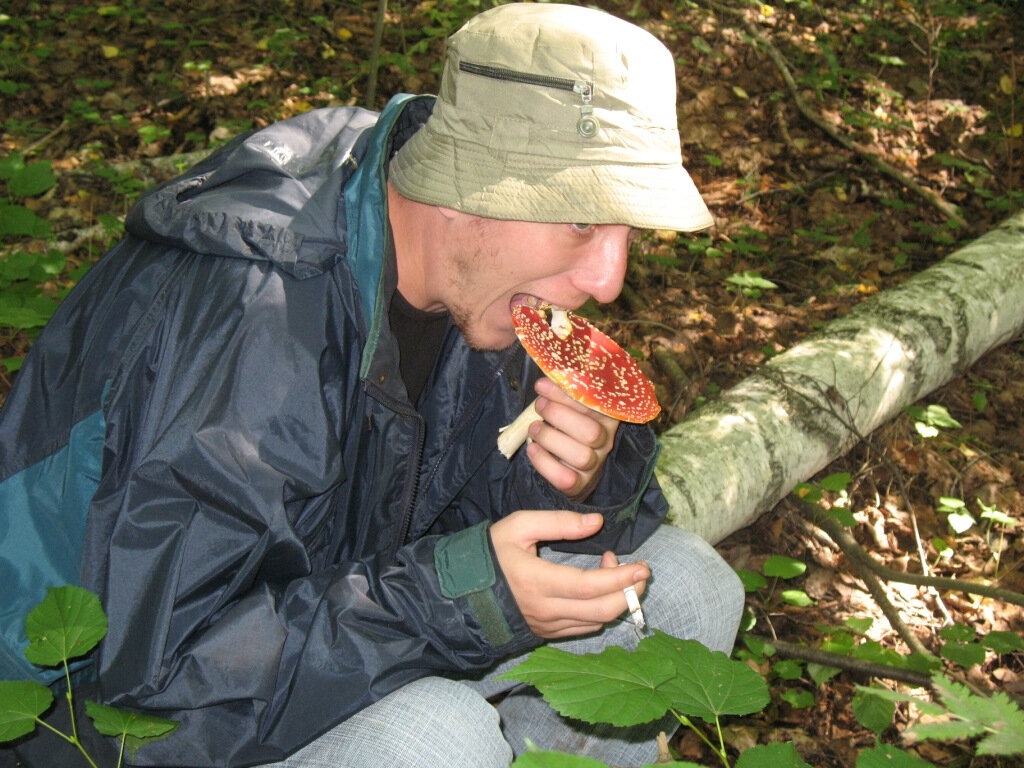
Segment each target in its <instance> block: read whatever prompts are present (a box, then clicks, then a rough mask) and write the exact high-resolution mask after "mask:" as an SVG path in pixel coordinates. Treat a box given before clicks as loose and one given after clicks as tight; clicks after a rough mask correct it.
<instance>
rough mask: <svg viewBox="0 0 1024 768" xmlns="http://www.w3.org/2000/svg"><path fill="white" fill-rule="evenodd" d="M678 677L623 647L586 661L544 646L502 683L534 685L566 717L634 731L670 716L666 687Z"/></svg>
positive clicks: (667, 665)
mask: <svg viewBox="0 0 1024 768" xmlns="http://www.w3.org/2000/svg"><path fill="white" fill-rule="evenodd" d="M674 675H675V668H674V667H673V666H672V662H671V661H669V660H668V659H664V658H658V657H657V656H656V655H650V654H643V653H629V652H628V651H626V650H625V649H624V648H619V647H617V646H612V647H609V648H605V649H604V650H603V651H601V653H587V654H581V655H578V654H574V653H569V652H568V651H563V650H560V649H558V648H551V647H550V646H544V647H542V648H538V649H537V650H536V651H534V652H533V653H531V654H530V656H529V658H527V659H526V661H524V662H523V663H522V664H519V665H518V666H516V667H515V668H513V669H511V670H509V671H508V672H507V673H505V674H504V675H502V676H501V677H500V678H499V679H506V680H520V681H522V682H524V683H529V684H530V685H532V686H534V687H536V688H537V689H538V690H539V691H540V692H541V694H542V695H543V696H544V700H545V701H547V702H548V704H550V705H551V706H552V707H553V708H554V709H555V710H556V711H558V712H559V713H561V714H562V715H565V716H566V717H574V718H576V719H578V720H584V721H586V722H588V723H611V724H612V725H618V726H628V725H638V724H639V723H646V722H650V721H651V720H654V719H656V718H658V717H661V716H662V715H664V714H665V713H666V712H667V711H668V708H669V699H668V698H667V697H666V696H665V695H664V694H663V693H661V692H660V687H661V686H662V685H664V684H665V683H666V682H667V681H669V680H671V679H672V677H673V676H674Z"/></svg>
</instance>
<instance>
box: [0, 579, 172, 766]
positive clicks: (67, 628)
mask: <svg viewBox="0 0 1024 768" xmlns="http://www.w3.org/2000/svg"><path fill="white" fill-rule="evenodd" d="M25 634H26V635H27V636H28V640H29V644H28V647H27V648H26V649H25V658H27V659H28V660H29V661H30V662H32V663H33V664H35V665H36V666H41V667H55V666H63V667H64V674H65V679H66V682H67V688H68V690H67V698H68V704H69V706H70V709H71V712H72V733H71V734H65V733H62V732H60V731H56V733H57V734H58V735H60V736H61V737H63V738H64V739H66V740H67V741H68V742H69V743H71V744H73V745H74V746H76V747H77V748H78V750H79V751H80V752H81V753H82V754H83V755H84V756H85V758H86V760H87V761H88V762H89V764H90V765H92V766H94V767H95V765H96V764H95V763H94V762H93V760H92V758H91V757H90V756H89V755H88V753H87V752H86V751H85V748H84V747H83V746H82V743H81V742H80V741H79V739H78V729H77V728H76V727H75V726H74V707H73V705H72V701H73V694H72V686H71V674H70V669H69V666H68V665H69V662H71V661H72V660H73V659H76V658H79V657H81V656H84V655H85V654H87V653H89V652H90V651H91V650H92V649H93V648H95V647H96V644H97V643H99V641H100V640H102V639H103V637H104V636H105V635H106V634H107V616H106V614H105V613H104V612H103V607H102V606H101V605H100V601H99V598H98V597H96V595H94V594H93V593H92V592H89V591H88V590H85V589H82V588H81V587H75V586H66V587H51V588H50V589H48V590H47V593H46V597H45V598H43V601H42V602H41V603H39V605H37V606H36V607H35V608H33V609H32V610H31V611H30V612H29V614H28V616H27V617H26V618H25ZM52 704H53V693H52V692H51V691H50V689H49V688H47V687H46V686H45V685H41V684H39V683H36V682H30V681H26V680H3V681H0V742H4V741H13V740H14V739H17V738H20V737H22V736H25V735H26V734H29V733H31V732H32V731H34V730H35V728H36V725H37V724H39V723H42V719H41V718H42V715H43V714H44V713H45V712H46V711H47V710H48V709H49V708H50V707H51V706H52ZM85 706H86V714H87V715H88V716H89V717H90V718H91V719H92V721H93V726H94V727H95V728H96V730H97V731H99V732H100V733H102V734H104V735H106V736H117V737H119V738H120V739H121V749H122V754H123V750H124V748H125V747H128V749H129V750H131V751H133V752H134V750H136V749H138V748H139V747H140V746H142V745H143V744H146V743H149V742H151V741H155V740H157V739H162V738H165V737H166V736H169V735H170V734H171V733H172V732H173V731H174V729H175V728H177V727H178V724H177V723H176V722H174V721H173V720H165V719H164V718H162V717H155V716H153V715H146V714H141V713H138V712H130V711H128V710H123V709H116V708H114V707H108V706H104V705H102V704H97V703H96V702H93V701H87V702H86V705H85ZM47 727H48V728H50V729H51V730H54V729H53V728H52V727H51V726H47ZM120 764H121V761H120V759H119V760H118V765H119V766H120Z"/></svg>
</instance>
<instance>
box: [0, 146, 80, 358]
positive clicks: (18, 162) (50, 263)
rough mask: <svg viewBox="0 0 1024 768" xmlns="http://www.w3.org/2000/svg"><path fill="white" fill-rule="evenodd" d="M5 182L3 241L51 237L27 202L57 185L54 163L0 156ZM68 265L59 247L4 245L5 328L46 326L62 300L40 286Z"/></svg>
mask: <svg viewBox="0 0 1024 768" xmlns="http://www.w3.org/2000/svg"><path fill="white" fill-rule="evenodd" d="M0 180H2V181H4V182H5V183H6V188H7V192H6V195H5V196H4V197H3V198H0V243H2V244H5V245H6V244H7V243H8V242H15V243H17V242H19V241H20V240H21V238H24V237H29V238H37V239H45V238H48V237H49V236H50V222H48V221H47V220H46V219H44V218H42V217H41V216H39V215H37V214H36V213H35V212H34V211H33V210H32V209H31V208H29V207H28V205H26V203H27V202H28V201H29V200H30V199H31V198H36V197H39V196H40V195H42V194H44V193H46V192H48V191H49V190H50V189H52V188H53V186H54V185H55V184H56V183H57V179H56V177H55V176H54V174H53V168H52V166H51V164H50V163H49V162H47V161H43V160H39V161H35V162H29V163H26V162H25V161H24V160H23V159H22V157H21V155H18V154H11V155H7V156H6V157H0ZM63 269H64V256H63V255H62V254H61V253H60V252H58V251H56V250H53V249H47V250H44V251H36V250H29V249H23V248H20V247H14V248H11V249H10V250H7V249H5V252H4V254H3V256H2V257H0V326H6V327H8V328H13V329H16V330H29V329H34V328H41V327H42V326H43V325H45V324H46V321H47V320H49V319H50V316H51V315H52V314H53V313H54V311H55V310H56V309H57V302H56V301H54V299H53V298H51V296H50V295H48V294H47V293H46V292H44V291H43V290H42V289H41V287H40V285H41V284H43V283H46V282H48V281H52V280H53V279H54V278H55V277H56V276H58V275H59V274H60V273H61V271H62V270H63ZM4 364H5V365H6V367H7V369H8V370H15V369H17V367H18V366H19V365H20V358H9V359H7V360H5V361H4Z"/></svg>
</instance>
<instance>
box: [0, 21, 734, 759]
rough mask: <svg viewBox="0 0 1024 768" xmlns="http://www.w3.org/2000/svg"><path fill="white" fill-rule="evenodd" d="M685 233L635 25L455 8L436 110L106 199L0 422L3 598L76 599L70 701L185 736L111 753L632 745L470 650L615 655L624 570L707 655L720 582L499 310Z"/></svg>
mask: <svg viewBox="0 0 1024 768" xmlns="http://www.w3.org/2000/svg"><path fill="white" fill-rule="evenodd" d="M710 224H711V218H710V216H709V214H708V212H707V209H706V207H705V206H704V203H703V202H702V201H701V199H700V196H699V195H698V193H697V191H696V189H695V188H694V187H693V184H692V182H690V180H689V177H688V176H687V175H686V172H685V171H684V170H683V168H682V166H681V164H680V153H679V137H678V132H677V127H676V115H675V79H674V66H673V62H672V59H671V56H670V55H669V53H668V51H667V50H666V49H665V48H664V46H662V45H661V44H660V43H659V42H658V41H657V40H656V39H655V38H654V37H652V36H651V35H649V34H648V33H646V32H644V31H643V30H641V29H639V28H637V27H635V26H633V25H631V24H628V23H626V22H623V21H620V20H618V19H615V18H614V17H612V16H610V15H607V14H604V13H601V12H598V11H593V10H588V9H583V8H578V7H571V6H560V5H549V4H537V5H533V4H522V5H508V6H501V7H498V8H495V9H492V10H490V11H488V12H485V13H483V14H481V15H479V16H477V17H476V18H475V19H473V20H471V21H470V22H469V23H468V24H467V25H466V26H465V27H464V28H463V29H462V30H461V31H459V32H458V33H457V34H456V35H454V36H453V37H452V39H451V41H450V47H449V51H448V54H447V60H446V65H445V71H444V74H443V80H442V85H441V93H440V96H439V97H438V98H437V100H436V101H435V100H434V99H433V98H431V97H417V98H413V97H404V96H403V97H397V98H395V99H393V100H392V101H391V102H390V103H389V104H388V106H387V107H386V108H385V109H384V111H383V112H382V113H381V114H380V115H379V116H378V115H375V114H372V113H368V112H365V111H361V110H319V111H314V112H310V113H308V114H305V115H302V116H299V117H297V118H294V119H292V120H287V121H284V122H282V123H279V124H276V125H273V126H270V127H269V128H267V129H265V130H262V131H258V132H256V133H254V134H251V135H249V136H247V137H242V138H240V139H238V140H236V141H234V142H232V143H231V144H229V145H228V146H227V147H225V148H224V149H223V150H222V151H220V152H219V153H217V154H216V155H215V156H214V157H212V158H210V159H209V160H207V161H205V162H203V163H201V164H200V165H199V166H197V167H196V168H195V169H193V170H192V171H191V172H189V173H187V174H185V175H184V176H182V177H180V178H178V179H175V180H173V181H171V182H168V183H167V184H165V185H163V186H162V187H160V188H158V189H156V190H154V191H153V192H151V193H149V194H148V195H146V196H145V197H144V198H143V199H142V200H141V201H140V202H139V204H138V205H137V206H136V207H135V208H134V209H133V210H132V212H131V213H130V214H129V216H128V220H127V222H126V228H127V230H128V232H129V235H128V236H127V237H126V238H125V239H124V240H123V241H122V242H121V243H120V244H119V245H118V246H116V247H115V248H114V249H113V250H112V251H111V252H110V253H109V254H107V255H106V256H105V257H104V259H102V260H101V262H100V263H99V264H98V265H97V266H96V267H95V268H93V269H92V270H91V271H90V272H89V273H88V274H87V275H86V277H85V278H84V279H83V280H82V282H81V284H80V285H79V286H78V287H77V288H76V290H75V292H74V293H73V294H72V296H70V297H69V298H68V300H67V301H66V302H65V303H64V304H63V305H62V307H61V309H60V311H59V312H58V314H57V315H56V316H55V318H54V320H53V322H52V323H51V324H50V326H49V327H48V328H47V329H46V330H45V331H44V333H43V334H42V335H41V336H40V339H39V341H38V343H37V344H36V346H35V348H34V349H33V351H32V354H31V355H30V356H29V359H27V360H26V362H25V365H24V367H23V369H22V371H21V372H20V373H19V376H18V379H17V382H16V386H15V388H14V389H13V390H12V392H11V394H10V397H9V399H8V402H7V404H6V406H5V408H4V410H3V412H2V423H0V438H2V456H0V458H2V462H0V467H2V474H0V478H3V485H0V493H2V494H3V496H2V497H0V501H3V508H4V509H5V515H6V514H9V515H10V517H11V524H10V525H11V527H10V530H11V531H13V533H12V534H8V535H7V536H6V538H5V539H4V540H3V543H2V547H3V549H2V550H0V555H2V558H3V567H4V572H5V573H10V574H12V576H11V578H12V579H14V580H12V581H11V582H9V583H12V584H17V587H18V588H17V590H15V591H16V592H17V594H19V595H24V596H25V597H24V601H25V602H26V603H28V604H31V603H33V602H35V601H36V600H38V599H39V598H40V597H41V596H42V591H43V589H44V587H45V585H46V584H48V583H62V582H66V581H72V582H78V583H81V584H82V585H83V586H85V587H87V588H89V589H92V590H93V591H95V592H97V593H98V594H99V595H100V597H101V599H102V601H103V604H104V607H105V608H106V611H107V613H108V615H109V619H110V629H109V632H108V635H107V637H106V639H105V640H104V641H103V643H102V644H101V646H100V648H99V650H98V653H97V654H96V657H95V669H96V673H97V675H98V688H99V691H98V695H99V696H100V697H101V698H102V699H103V700H104V701H105V702H107V703H110V704H113V705H116V706H126V707H132V708H137V709H140V710H143V711H150V712H154V713H157V714H160V715H163V716H166V717H170V718H172V719H174V720H176V721H178V722H179V723H180V724H181V725H180V727H179V728H178V730H177V731H176V732H175V733H174V735H172V736H171V737H170V738H169V739H167V740H166V741H163V742H158V743H155V744H152V745H149V746H146V747H145V748H143V749H142V750H140V751H139V753H138V756H137V762H138V764H140V765H160V766H177V765H182V766H228V765H230V766H236V765H237V766H241V765H254V764H270V763H273V762H274V761H281V760H284V761H285V762H283V763H281V765H285V766H292V767H293V768H298V767H299V766H323V765H339V766H357V765H362V764H373V765H395V766H407V765H408V766H412V765H435V764H454V765H469V766H492V765H493V766H504V765H507V764H508V763H509V762H510V761H511V759H512V757H513V752H516V753H518V752H520V751H522V750H523V749H524V748H525V747H524V744H525V740H526V739H530V740H532V741H533V742H534V743H536V744H537V745H538V746H540V747H543V748H561V749H568V750H572V751H578V752H580V753H585V754H590V755H592V756H594V757H599V758H602V759H605V760H608V761H613V762H616V763H619V764H641V763H643V762H646V761H649V760H650V759H651V758H653V756H654V743H653V736H654V733H655V732H656V730H657V728H658V727H660V726H658V725H657V724H655V725H652V726H651V727H650V728H647V729H640V730H634V731H622V730H617V729H603V730H601V729H586V728H585V727H584V726H582V724H579V723H568V722H565V721H562V720H561V719H560V718H558V717H557V716H556V715H555V714H554V713H553V712H551V710H550V709H548V708H547V706H546V705H545V704H543V702H542V701H540V699H539V698H538V697H537V695H536V693H535V692H532V691H530V690H528V689H524V688H523V687H522V686H519V687H514V686H512V685H510V684H508V683H505V684H498V683H495V682H494V681H493V677H494V676H495V667H496V665H498V664H499V662H501V661H502V660H506V662H505V664H506V667H507V666H508V664H510V663H513V662H509V661H508V660H509V659H514V658H515V657H516V656H517V655H521V654H523V653H525V652H527V651H528V650H529V649H532V648H533V647H535V646H537V645H538V644H539V643H541V642H542V641H543V640H549V639H550V640H558V639H562V638H575V639H573V640H570V641H568V643H567V645H566V647H567V648H570V649H573V650H578V651H582V650H596V649H599V648H600V647H603V646H605V645H607V644H609V643H620V644H629V643H630V642H633V643H635V635H634V629H633V625H632V624H631V623H628V622H627V621H626V620H624V616H623V614H624V611H625V609H626V602H625V597H624V593H623V589H625V588H626V587H628V586H630V585H636V587H637V588H638V591H641V592H643V590H644V589H645V587H647V586H648V581H649V579H651V577H652V575H653V576H654V579H653V580H650V590H648V592H649V594H648V595H647V597H646V602H645V607H646V612H647V615H648V618H649V620H650V623H651V624H652V625H653V626H655V627H657V628H660V629H664V630H666V631H669V632H672V633H674V634H678V635H683V636H689V637H696V638H697V639H700V640H702V641H704V642H705V643H706V644H708V645H710V646H711V647H715V648H719V649H721V650H727V649H728V648H729V647H730V646H731V643H732V639H733V636H734V634H735V631H736V626H737V623H738V619H739V611H740V607H741V604H742V591H741V590H740V588H739V586H738V582H737V580H736V578H735V576H734V575H733V574H732V572H731V570H730V569H729V568H728V567H727V566H725V564H724V563H723V562H722V561H721V560H720V559H719V558H718V557H717V555H715V553H714V551H713V550H712V549H711V548H710V547H709V546H708V545H707V544H705V543H704V542H701V541H699V540H698V539H696V538H695V537H692V536H688V535H686V534H683V533H681V532H679V531H675V530H671V529H663V528H660V527H659V523H660V521H661V519H662V518H663V516H664V513H665V508H666V504H665V501H664V499H663V497H662V496H661V494H660V491H659V490H658V488H657V486H656V483H655V482H654V481H653V479H652V472H653V463H654V459H655V456H656V453H657V444H656V441H655V439H654V437H653V434H652V433H651V431H650V430H649V429H648V428H646V427H639V426H636V425H627V424H622V425H620V424H617V423H616V422H615V421H614V420H612V419H610V418H607V417H604V416H602V415H600V414H597V413H595V412H593V411H590V410H589V409H586V408H584V407H582V406H579V405H577V404H576V403H574V402H573V401H571V400H570V399H569V398H568V397H567V396H565V395H564V394H562V393H561V392H560V391H559V390H558V388H557V387H555V386H554V385H553V384H552V383H551V382H550V381H549V380H547V379H546V378H543V377H540V376H539V374H538V372H537V370H536V368H535V367H534V366H533V364H532V363H531V362H530V361H529V360H528V358H526V357H525V356H524V354H523V352H522V350H521V349H520V348H519V347H518V345H516V344H515V343H514V342H515V336H514V333H513V330H512V326H511V307H512V305H513V304H514V303H516V302H520V301H532V300H538V299H539V300H542V301H547V302H550V303H552V304H556V305H559V306H562V307H567V308H576V307H578V306H580V305H581V304H582V303H583V302H584V301H586V300H587V299H589V298H594V299H596V300H597V301H604V302H607V301H611V300H613V299H614V298H615V297H616V295H617V294H618V293H619V291H620V289H621V287H622V281H623V276H624V273H625V268H626V257H627V250H628V243H629V239H630V233H631V230H632V228H639V227H655V228H662V229H680V230H697V229H701V228H703V227H706V226H708V225H710ZM534 390H535V391H536V393H537V394H539V395H540V397H541V400H540V402H539V405H538V410H539V412H540V414H541V416H542V417H543V421H542V422H541V423H538V424H537V425H535V426H534V427H533V428H532V431H531V437H532V438H533V441H532V444H531V445H529V446H528V447H527V448H526V449H525V450H524V451H520V452H519V454H518V455H516V456H514V457H513V458H512V460H511V461H507V460H506V459H504V458H503V457H502V456H500V454H498V452H497V451H496V450H495V439H496V436H497V432H498V429H499V428H500V427H501V426H502V425H504V424H506V423H508V422H509V421H510V420H511V419H512V417H513V416H514V415H515V413H516V412H518V410H520V409H521V408H522V406H523V404H524V403H525V402H527V401H528V399H529V398H532V396H533V391H534ZM8 510H9V511H8ZM27 521H31V524H30V523H29V522H27ZM544 543H550V544H551V549H548V548H547V547H543V548H542V549H541V550H538V545H542V544H544ZM25 551H31V552H33V553H39V552H45V553H46V554H47V557H46V558H43V562H41V563H36V564H35V565H34V566H33V567H32V568H27V567H24V564H22V567H20V568H19V567H16V566H17V564H18V558H19V556H20V553H22V552H25ZM612 552H618V553H620V554H623V555H628V557H623V558H622V559H623V561H624V562H622V563H620V562H618V560H617V558H616V556H615V555H613V554H612ZM573 553H575V554H573ZM22 607H23V606H11V611H13V610H14V609H15V608H17V609H18V610H21V608H22ZM498 693H503V694H505V695H504V697H503V698H502V699H501V700H500V703H497V709H495V707H494V706H492V704H491V703H489V702H488V700H487V699H488V698H493V696H494V694H498ZM499 714H500V721H499ZM80 730H85V729H80ZM43 738H49V739H51V740H52V736H50V735H46V734H44V735H42V736H38V737H37V738H36V739H35V741H34V742H33V743H30V744H29V745H27V746H26V747H25V751H26V753H27V752H28V751H31V749H32V748H33V746H32V745H33V744H34V743H35V742H39V741H40V740H42V739H43ZM51 743H52V741H51Z"/></svg>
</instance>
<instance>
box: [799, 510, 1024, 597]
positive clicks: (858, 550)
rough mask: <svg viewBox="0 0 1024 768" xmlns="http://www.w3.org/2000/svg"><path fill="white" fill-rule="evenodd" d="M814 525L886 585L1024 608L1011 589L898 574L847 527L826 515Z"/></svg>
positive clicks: (919, 575) (819, 515) (1020, 595)
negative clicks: (892, 583) (946, 592)
mask: <svg viewBox="0 0 1024 768" xmlns="http://www.w3.org/2000/svg"><path fill="white" fill-rule="evenodd" d="M813 520H814V523H815V524H816V525H817V526H819V527H820V528H821V529H822V530H824V531H825V533H827V534H828V535H829V537H830V538H831V539H832V540H833V541H834V542H835V543H836V544H838V545H839V547H840V548H841V549H842V550H843V552H844V553H845V554H846V556H847V557H848V558H850V560H852V561H853V562H854V563H855V564H856V565H858V566H859V567H860V568H861V572H862V573H863V569H864V568H866V569H868V570H870V571H871V572H872V573H874V574H876V575H877V576H879V577H881V578H883V579H885V580H886V581H897V582H900V583H902V584H914V585H916V586H919V587H934V588H936V589H943V590H953V591H958V592H967V593H968V594H972V595H981V596H982V597H989V598H992V599H993V600H1001V601H1002V602H1004V603H1012V604H1013V605H1020V606H1024V595H1022V594H1021V593H1020V592H1014V591H1013V590H1010V589H1003V588H1001V587H993V586H992V585H990V584H979V583H977V582H973V581H964V580H962V579H952V578H946V577H944V576H925V575H923V574H919V573H904V572H903V571H896V570H893V569H892V568H888V567H886V566H884V565H882V564H881V563H879V562H878V561H877V560H875V558H873V557H872V556H871V554H870V553H869V552H868V551H867V550H865V549H864V548H863V547H861V545H860V544H858V543H857V540H856V539H854V538H853V536H851V535H850V533H849V532H848V531H847V530H846V529H845V528H844V527H843V525H842V524H841V523H839V522H838V521H836V520H833V519H832V518H831V517H829V516H828V515H826V514H823V513H822V514H814V517H813Z"/></svg>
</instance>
